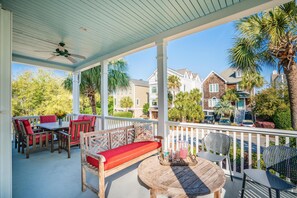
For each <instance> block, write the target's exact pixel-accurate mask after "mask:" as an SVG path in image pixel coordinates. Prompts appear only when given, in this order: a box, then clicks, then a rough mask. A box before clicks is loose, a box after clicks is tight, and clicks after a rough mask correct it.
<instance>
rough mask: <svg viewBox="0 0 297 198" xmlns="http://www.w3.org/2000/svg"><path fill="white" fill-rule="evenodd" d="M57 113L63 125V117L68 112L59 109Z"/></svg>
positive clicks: (60, 123)
mask: <svg viewBox="0 0 297 198" xmlns="http://www.w3.org/2000/svg"><path fill="white" fill-rule="evenodd" d="M55 115H56V116H57V118H58V121H59V125H62V119H63V118H64V117H65V116H66V115H67V113H66V112H65V111H63V110H59V111H57V112H56V113H55Z"/></svg>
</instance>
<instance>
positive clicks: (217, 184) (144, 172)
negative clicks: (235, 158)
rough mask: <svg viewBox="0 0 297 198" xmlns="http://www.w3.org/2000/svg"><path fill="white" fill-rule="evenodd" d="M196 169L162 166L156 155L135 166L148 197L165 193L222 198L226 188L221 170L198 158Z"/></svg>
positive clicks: (180, 196) (179, 195)
mask: <svg viewBox="0 0 297 198" xmlns="http://www.w3.org/2000/svg"><path fill="white" fill-rule="evenodd" d="M197 161H198V163H197V164H196V165H195V166H163V165H161V164H160V163H159V159H158V156H153V157H150V158H147V159H146V160H144V161H143V162H141V164H140V165H139V167H138V176H139V178H140V180H141V181H142V182H143V183H144V184H145V185H147V186H148V187H149V188H150V197H151V198H155V197H156V196H157V194H166V195H168V196H170V197H178V198H182V197H195V196H199V195H207V194H210V193H214V197H215V198H219V197H221V189H222V188H223V186H224V185H225V182H226V177H225V173H224V171H223V170H222V169H221V168H220V167H219V166H217V165H216V164H214V163H212V162H210V161H208V160H205V159H202V158H199V157H198V158H197Z"/></svg>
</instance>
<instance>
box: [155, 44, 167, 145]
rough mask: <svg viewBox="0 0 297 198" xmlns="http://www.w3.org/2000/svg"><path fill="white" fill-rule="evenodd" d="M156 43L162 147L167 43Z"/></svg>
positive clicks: (165, 129)
mask: <svg viewBox="0 0 297 198" xmlns="http://www.w3.org/2000/svg"><path fill="white" fill-rule="evenodd" d="M156 44H157V67H158V68H157V71H158V72H157V73H158V135H161V136H163V137H164V148H167V128H166V122H167V121H168V98H167V97H168V93H167V92H168V91H167V43H166V42H165V41H160V42H156Z"/></svg>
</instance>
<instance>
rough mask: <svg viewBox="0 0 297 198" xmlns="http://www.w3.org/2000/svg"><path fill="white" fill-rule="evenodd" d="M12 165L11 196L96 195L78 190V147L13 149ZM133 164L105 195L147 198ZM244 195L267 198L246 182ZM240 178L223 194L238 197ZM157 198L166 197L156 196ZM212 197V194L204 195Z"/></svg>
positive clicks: (111, 179) (264, 191) (72, 197)
mask: <svg viewBox="0 0 297 198" xmlns="http://www.w3.org/2000/svg"><path fill="white" fill-rule="evenodd" d="M12 150H13V151H12V153H13V156H12V160H13V161H12V168H13V172H12V174H13V197H14V198H19V197H25V198H27V197H30V198H35V197H36V198H37V197H38V198H39V197H43V198H80V197H82V198H84V197H88V198H96V197H97V196H96V195H95V194H94V193H93V192H91V191H90V190H87V191H86V192H81V183H80V150H79V148H78V147H75V148H72V150H71V158H70V159H68V158H67V154H66V152H65V151H63V152H62V153H61V154H58V152H57V151H56V152H54V153H50V151H43V152H38V153H34V154H31V155H30V158H29V159H26V158H25V155H24V154H20V153H18V152H17V150H16V149H14V148H13V149H12ZM137 167H138V164H135V165H133V166H131V167H129V168H127V169H125V170H123V171H121V172H120V173H117V174H115V175H112V176H110V177H108V178H107V179H106V184H107V187H106V197H107V198H122V197H125V198H126V197H129V198H149V190H148V189H146V188H145V187H144V186H142V185H141V184H140V182H139V181H138V178H137ZM87 179H88V182H90V183H92V184H93V185H96V184H98V181H97V177H95V176H93V175H87ZM247 187H248V189H247V191H246V196H245V197H249V198H250V197H257V198H258V197H268V190H267V189H266V188H264V187H261V186H259V185H257V184H253V183H248V184H247ZM240 189H241V180H240V179H235V180H234V182H231V180H230V178H229V177H227V183H226V184H225V187H224V189H223V193H222V197H226V198H236V197H239V196H240ZM159 197H160V198H161V197H162V198H163V197H166V196H159ZM203 197H213V195H208V196H203ZM281 197H287V198H293V197H295V198H296V197H297V195H296V194H295V195H293V194H290V193H282V194H281Z"/></svg>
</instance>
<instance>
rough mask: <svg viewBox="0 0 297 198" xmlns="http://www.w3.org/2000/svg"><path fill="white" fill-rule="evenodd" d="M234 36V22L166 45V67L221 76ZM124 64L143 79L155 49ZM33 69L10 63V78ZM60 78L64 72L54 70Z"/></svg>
mask: <svg viewBox="0 0 297 198" xmlns="http://www.w3.org/2000/svg"><path fill="white" fill-rule="evenodd" d="M235 34H236V30H235V28H234V22H230V23H227V24H224V25H220V26H217V27H214V28H211V29H208V30H205V31H202V32H198V33H196V34H192V35H189V36H186V37H183V38H180V39H177V40H174V41H171V42H169V43H168V49H167V53H168V62H167V63H168V67H170V68H172V69H181V68H187V69H189V70H191V71H192V72H194V73H198V74H199V76H200V77H201V78H203V79H204V78H205V77H206V76H207V75H208V74H209V73H210V72H211V71H215V72H217V73H221V72H222V71H223V70H225V69H226V68H228V67H229V63H228V49H230V48H231V47H232V44H233V38H234V36H235ZM124 58H125V60H126V61H127V62H128V71H129V75H130V77H131V78H134V79H143V80H147V79H148V77H149V76H150V75H151V74H152V73H153V71H154V70H155V69H156V67H157V66H156V63H157V61H156V47H153V48H149V49H146V50H143V51H140V52H137V53H134V54H131V55H129V56H126V57H124ZM37 69H38V68H37V67H32V66H27V65H22V64H17V63H14V64H13V78H16V77H17V76H18V75H19V74H21V73H22V72H24V71H26V70H32V71H37ZM271 72H272V68H269V67H267V68H265V67H264V68H263V71H262V75H263V76H264V77H265V79H266V80H267V81H268V82H269V79H270V75H271ZM54 74H55V75H56V76H59V77H64V76H66V75H67V72H63V71H55V72H54Z"/></svg>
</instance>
